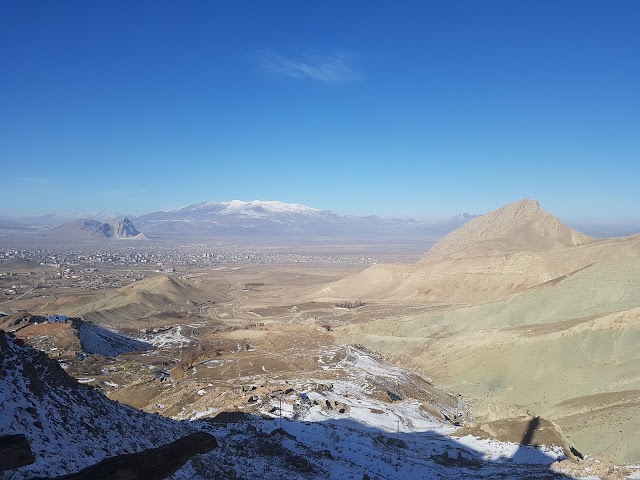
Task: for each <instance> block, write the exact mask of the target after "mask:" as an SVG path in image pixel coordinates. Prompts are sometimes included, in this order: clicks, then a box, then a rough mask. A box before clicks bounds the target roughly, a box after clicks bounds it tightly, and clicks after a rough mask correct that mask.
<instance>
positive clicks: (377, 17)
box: [0, 0, 640, 223]
mask: <svg viewBox="0 0 640 480" xmlns="http://www.w3.org/2000/svg"><path fill="white" fill-rule="evenodd" d="M639 23H640V3H638V2H634V1H620V2H616V3H614V4H605V3H603V2H596V1H567V2H561V3H552V2H542V3H541V2H508V1H488V2H472V1H460V2H454V3H436V2H405V3H403V4H401V5H392V4H388V3H383V2H373V3H371V2H366V3H364V2H362V3H360V2H355V3H354V2H350V3H348V4H344V3H343V2H324V3H322V4H321V5H312V4H304V3H296V2H283V3H277V4H259V3H258V4H256V3H251V2H236V3H233V4H211V3H206V2H194V3H186V4H178V3H175V2H168V1H159V2H153V3H152V4H149V3H133V4H132V3H124V2H115V3H113V2H89V3H87V2H80V1H74V0H70V1H67V2H63V3H48V2H28V3H25V2H5V3H3V4H2V5H1V6H0V26H1V28H0V45H2V47H0V52H1V54H0V55H2V59H3V67H4V68H3V75H2V77H0V102H1V103H2V106H3V108H2V114H0V158H2V165H3V173H2V176H3V180H4V181H3V191H4V194H5V198H6V199H8V201H5V202H3V205H2V206H0V215H3V216H8V215H17V216H25V215H37V214H42V213H46V212H52V211H55V212H73V211H78V210H83V211H108V212H127V213H129V214H134V215H140V214H143V213H148V212H151V211H156V210H168V209H173V208H177V207H179V206H184V205H188V204H193V203H199V202H202V201H210V200H225V199H226V200H231V199H244V200H250V199H255V198H259V199H273V200H280V201H283V202H287V203H301V204H304V205H309V206H312V207H314V208H319V209H322V210H331V211H335V212H337V213H341V214H351V215H359V216H366V215H379V216H383V217H400V218H433V217H439V216H449V215H454V214H456V213H458V212H472V213H484V212H488V211H491V210H494V209H496V208H499V207H501V206H503V205H505V204H507V203H510V202H513V201H516V200H519V199H521V198H527V197H528V198H534V199H537V200H539V201H540V204H541V206H542V207H543V208H545V209H546V210H548V211H550V212H552V213H554V214H555V215H557V216H558V217H560V218H563V219H570V220H571V221H572V222H579V221H584V220H585V219H598V221H614V222H627V223H633V222H636V221H639V220H640V212H639V211H638V208H637V205H638V203H639V201H640V189H638V188H637V185H636V180H637V178H639V177H640V166H639V165H640V162H639V161H638V159H640V136H638V132H639V131H640V87H639V85H640V50H638V48H637V45H639V44H640V30H638V29H637V25H638V24H639Z"/></svg>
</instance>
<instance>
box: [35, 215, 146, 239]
mask: <svg viewBox="0 0 640 480" xmlns="http://www.w3.org/2000/svg"><path fill="white" fill-rule="evenodd" d="M43 235H44V236H47V237H49V238H51V239H54V240H55V239H58V238H60V239H73V240H111V239H117V240H119V239H135V240H144V239H146V238H147V237H146V236H145V235H144V233H141V232H139V231H138V229H137V228H136V227H135V225H134V224H133V223H132V222H131V220H129V219H128V218H119V219H113V220H111V221H109V222H106V223H103V222H102V221H100V220H92V219H80V220H72V221H70V222H66V223H63V224H62V225H58V226H57V227H53V228H51V229H49V230H46V231H45V233H43Z"/></svg>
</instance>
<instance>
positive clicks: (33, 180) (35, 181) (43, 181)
mask: <svg viewBox="0 0 640 480" xmlns="http://www.w3.org/2000/svg"><path fill="white" fill-rule="evenodd" d="M18 179H19V180H20V181H22V182H24V183H29V184H31V185H52V184H54V183H55V182H54V180H53V179H51V178H47V177H19V178H18Z"/></svg>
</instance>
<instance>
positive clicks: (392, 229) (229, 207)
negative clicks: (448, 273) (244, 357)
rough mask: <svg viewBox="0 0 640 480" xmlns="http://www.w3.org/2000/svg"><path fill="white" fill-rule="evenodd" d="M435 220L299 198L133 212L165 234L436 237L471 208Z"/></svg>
mask: <svg viewBox="0 0 640 480" xmlns="http://www.w3.org/2000/svg"><path fill="white" fill-rule="evenodd" d="M462 215H463V216H460V215H459V216H457V217H454V218H451V219H447V220H443V221H435V222H424V221H416V220H413V219H398V218H393V219H388V218H382V217H378V216H375V215H371V216H366V217H359V216H353V215H340V214H338V213H335V212H332V211H329V210H320V209H317V208H313V207H309V206H306V205H300V204H290V203H284V202H279V201H260V200H254V201H251V202H245V201H241V200H233V201H231V202H204V203H198V204H193V205H187V206H185V207H181V208H177V209H173V210H168V211H159V212H154V213H150V214H147V215H142V216H140V217H137V218H135V222H136V224H138V225H139V226H140V228H142V229H143V230H144V231H145V232H147V233H148V234H151V235H154V236H159V237H165V236H176V235H181V236H191V235H193V236H196V235H199V236H209V235H246V234H251V235H267V236H269V235H270V236H291V235H293V236H296V237H305V236H317V237H331V236H342V237H344V236H347V237H371V236H378V237H390V236H392V237H403V236H414V237H415V236H424V235H427V236H433V237H440V236H442V235H444V234H446V233H448V232H449V231H451V230H453V229H455V228H457V227H459V226H460V225H462V224H464V223H465V222H466V221H468V220H469V219H470V218H473V216H472V215H470V214H462Z"/></svg>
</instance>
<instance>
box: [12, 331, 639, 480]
mask: <svg viewBox="0 0 640 480" xmlns="http://www.w3.org/2000/svg"><path fill="white" fill-rule="evenodd" d="M345 348H346V353H345V350H344V349H345ZM339 349H343V350H339ZM325 353H326V355H325V356H323V359H321V360H322V362H323V363H324V364H325V367H324V370H325V371H326V372H327V373H328V374H330V375H327V377H328V378H331V379H332V380H331V381H328V380H326V378H323V379H316V380H314V379H310V378H305V379H300V380H297V381H296V380H295V379H290V380H288V381H287V385H288V386H290V388H289V389H287V390H286V391H285V393H283V394H282V395H281V396H280V395H278V396H273V395H271V396H270V395H266V396H263V397H261V398H259V399H256V401H255V402H256V403H258V404H259V405H258V411H260V412H262V415H256V414H255V413H252V414H244V413H242V412H234V413H231V414H222V415H219V414H220V413H221V412H220V411H216V410H214V411H210V410H209V411H191V412H189V415H188V416H186V418H185V416H184V415H182V414H181V415H180V418H174V419H171V418H167V417H163V416H161V415H154V414H149V413H145V412H143V411H140V410H135V409H133V408H131V407H128V406H126V405H122V404H118V403H116V402H113V401H111V400H109V399H108V398H106V397H105V396H104V395H102V394H101V393H100V392H97V391H96V390H94V389H91V388H89V387H87V386H85V385H80V384H78V383H77V382H76V381H75V380H73V379H72V378H70V377H69V376H68V375H67V374H66V373H65V372H64V371H63V370H62V369H61V368H60V366H59V365H58V364H57V362H55V361H53V360H51V359H49V358H47V357H46V356H45V355H44V354H43V353H41V352H37V351H35V350H33V349H31V348H29V347H26V346H23V345H21V344H19V343H17V342H16V341H14V339H13V338H12V337H11V336H7V335H5V334H4V333H2V332H0V435H8V434H17V433H24V434H25V435H26V437H27V439H28V441H29V443H30V445H31V448H32V450H33V453H34V455H35V457H36V462H35V463H34V464H32V465H29V466H25V467H21V468H19V469H16V470H13V471H11V472H4V473H0V478H9V479H26V478H34V477H44V478H52V477H55V476H58V475H63V474H68V473H73V472H77V471H78V470H80V469H82V468H84V467H86V466H89V465H92V464H94V463H96V462H99V461H100V460H102V459H104V458H106V457H110V456H114V455H119V454H122V453H132V452H136V451H140V450H143V449H146V448H153V447H157V446H160V445H163V444H166V443H168V442H171V441H173V440H175V439H177V438H180V437H182V436H185V435H187V434H188V433H190V432H193V431H194V430H195V429H200V430H204V431H207V432H210V433H211V434H213V435H215V436H216V438H217V439H218V443H219V447H218V448H216V449H215V450H213V451H212V452H210V453H208V454H205V455H198V456H196V457H194V458H193V459H192V460H191V461H189V462H188V463H187V464H186V465H185V466H184V467H183V468H182V469H180V470H179V471H178V472H177V473H176V474H174V476H173V478H174V479H176V480H178V479H180V480H182V479H198V478H201V479H206V478H216V479H234V478H247V479H254V478H256V477H258V478H264V479H279V480H281V479H299V478H308V479H315V478H327V479H358V480H360V479H367V478H369V479H392V478H393V479H397V478H404V479H431V478H444V479H449V478H451V479H454V478H509V479H511V478H522V479H524V478H592V479H593V478H625V477H628V475H629V474H628V472H624V473H623V472H622V471H618V472H613V473H616V476H610V475H603V474H602V473H601V471H598V470H597V469H594V470H593V472H591V467H590V466H589V465H588V464H587V465H584V466H583V467H582V468H581V469H580V470H579V472H577V473H576V472H573V473H574V475H575V476H573V477H570V476H567V475H565V474H563V473H560V471H559V470H558V465H559V464H558V462H557V461H558V460H563V459H564V455H563V453H562V451H561V449H560V448H558V447H550V448H548V447H539V448H536V447H531V446H519V445H517V444H511V443H503V442H496V441H490V440H482V439H478V438H474V437H472V436H466V437H462V438H459V439H456V438H454V437H451V436H450V435H451V434H453V433H455V430H456V428H457V427H455V426H452V425H451V424H449V423H445V422H443V421H440V420H438V419H436V418H435V417H433V416H431V415H430V414H429V413H427V411H425V409H424V408H423V407H424V406H423V405H421V404H420V403H419V402H418V401H416V400H411V399H410V398H408V397H407V398H405V399H403V400H398V401H394V402H391V403H390V402H389V401H383V400H379V399H377V397H376V395H375V394H374V391H373V390H374V388H373V387H374V385H377V386H379V385H389V386H393V385H398V384H401V383H402V382H408V381H410V375H409V374H407V372H404V371H403V370H401V369H397V368H394V367H390V366H387V365H384V364H383V363H381V362H380V361H378V360H377V359H376V358H374V357H373V356H371V355H369V354H367V353H366V352H362V351H359V350H357V349H353V348H350V347H336V350H334V351H327V352H325ZM332 358H335V361H333V362H332V361H331V359H332ZM287 392H288V393H287ZM207 395H208V393H207V391H206V389H203V393H202V398H206V396H207ZM265 399H266V400H265ZM460 407H461V406H460V405H455V402H454V405H453V406H451V405H449V407H447V408H449V409H450V412H449V413H450V414H451V416H452V415H453V411H455V410H458V409H459V408H460ZM442 408H445V407H444V406H443V407H442ZM254 412H255V409H254ZM184 413H187V410H185V412H184ZM281 413H282V417H281V416H280V415H281ZM568 463H569V462H560V465H562V464H565V465H566V464H568ZM585 463H588V462H585ZM592 465H595V464H592ZM596 466H597V465H596ZM585 467H586V468H585ZM564 470H565V471H566V469H564ZM605 473H606V472H605ZM618 474H623V476H620V475H618ZM635 478H640V477H638V476H636V477H635Z"/></svg>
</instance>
